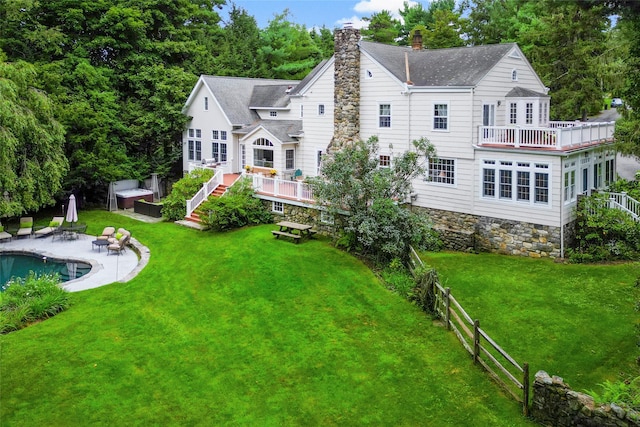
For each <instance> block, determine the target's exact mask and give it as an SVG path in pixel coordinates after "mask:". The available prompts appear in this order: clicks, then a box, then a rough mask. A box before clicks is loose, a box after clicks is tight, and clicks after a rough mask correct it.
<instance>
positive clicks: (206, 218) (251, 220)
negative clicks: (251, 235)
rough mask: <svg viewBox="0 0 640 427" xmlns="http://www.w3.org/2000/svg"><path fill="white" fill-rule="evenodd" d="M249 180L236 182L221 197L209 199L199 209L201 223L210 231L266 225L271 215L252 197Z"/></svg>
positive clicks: (270, 219)
mask: <svg viewBox="0 0 640 427" xmlns="http://www.w3.org/2000/svg"><path fill="white" fill-rule="evenodd" d="M253 194H254V191H253V188H252V186H251V178H243V179H242V180H240V181H238V182H236V183H235V184H234V185H233V186H232V187H231V188H229V191H228V192H227V193H226V194H225V195H224V196H223V197H211V198H209V200H207V201H206V202H204V203H203V204H202V206H201V207H200V210H201V211H202V212H205V213H206V215H203V217H202V222H203V223H204V224H205V225H206V226H208V227H209V228H210V229H211V230H216V231H227V230H232V229H234V228H240V227H244V226H245V225H256V224H268V223H270V222H271V221H272V217H271V213H270V212H269V211H268V210H267V209H266V208H265V207H264V205H263V204H262V201H261V200H260V199H257V198H255V197H253Z"/></svg>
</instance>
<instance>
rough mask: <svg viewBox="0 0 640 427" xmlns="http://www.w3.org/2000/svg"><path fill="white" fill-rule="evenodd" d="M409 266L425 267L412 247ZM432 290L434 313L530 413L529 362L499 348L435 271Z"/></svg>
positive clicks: (431, 284) (431, 274)
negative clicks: (441, 282)
mask: <svg viewBox="0 0 640 427" xmlns="http://www.w3.org/2000/svg"><path fill="white" fill-rule="evenodd" d="M409 267H410V269H411V271H412V272H415V271H416V269H417V268H424V264H423V262H422V260H421V259H420V257H419V256H418V254H417V253H416V251H415V250H414V249H413V248H412V247H410V266H409ZM429 279H430V286H431V289H430V291H431V292H433V295H434V296H435V304H434V307H433V309H434V312H435V314H437V315H438V316H439V317H440V318H441V319H442V320H443V321H444V323H445V326H446V328H447V329H449V330H453V331H454V333H455V334H456V336H457V337H458V339H459V340H460V342H461V343H462V346H463V347H464V348H465V349H466V350H467V351H468V352H469V354H471V356H472V358H473V362H474V363H476V364H480V365H481V366H482V367H483V368H484V369H486V371H487V372H488V373H489V375H491V377H492V378H493V379H495V380H496V382H497V383H498V384H499V385H501V386H502V387H503V388H504V390H505V391H506V392H507V393H509V394H510V395H511V396H512V397H513V398H514V399H515V400H516V401H517V402H520V403H522V412H523V413H524V415H525V416H528V415H529V364H528V363H523V364H522V366H520V364H518V362H516V360H515V359H514V358H513V357H511V356H510V355H509V354H508V353H507V352H506V351H505V350H504V349H502V347H500V346H499V345H498V344H497V343H496V342H495V341H494V340H493V339H491V337H490V336H489V334H487V333H486V332H485V331H484V330H483V329H482V328H480V321H479V320H477V319H476V320H472V319H471V317H470V316H469V315H468V314H467V312H466V311H465V310H464V308H463V307H462V305H460V303H459V302H458V301H457V300H456V299H455V298H454V297H453V295H451V291H450V289H449V288H443V287H442V286H441V285H440V283H439V282H438V277H437V274H436V272H435V270H432V271H431V273H430V277H429Z"/></svg>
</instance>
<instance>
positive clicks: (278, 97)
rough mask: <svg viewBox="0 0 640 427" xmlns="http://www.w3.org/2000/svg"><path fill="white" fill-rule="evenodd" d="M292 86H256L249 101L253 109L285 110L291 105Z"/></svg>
mask: <svg viewBox="0 0 640 427" xmlns="http://www.w3.org/2000/svg"><path fill="white" fill-rule="evenodd" d="M294 87H295V85H292V84H284V85H271V86H256V87H254V88H253V94H252V95H251V100H250V101H249V107H251V108H284V107H286V106H287V105H288V104H289V92H290V91H291V90H292V89H293V88H294Z"/></svg>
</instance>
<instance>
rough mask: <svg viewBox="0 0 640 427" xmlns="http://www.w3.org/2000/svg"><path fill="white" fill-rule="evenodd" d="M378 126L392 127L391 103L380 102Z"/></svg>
mask: <svg viewBox="0 0 640 427" xmlns="http://www.w3.org/2000/svg"><path fill="white" fill-rule="evenodd" d="M378 127H381V128H390V127H391V104H380V105H379V109H378Z"/></svg>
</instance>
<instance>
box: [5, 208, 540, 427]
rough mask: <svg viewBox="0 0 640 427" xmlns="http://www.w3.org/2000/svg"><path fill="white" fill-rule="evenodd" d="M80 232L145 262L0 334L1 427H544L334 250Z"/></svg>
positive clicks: (239, 238)
mask: <svg viewBox="0 0 640 427" xmlns="http://www.w3.org/2000/svg"><path fill="white" fill-rule="evenodd" d="M80 221H81V222H86V223H87V224H89V225H90V228H89V230H88V232H90V233H99V232H100V231H101V230H102V228H103V227H104V226H106V225H114V226H116V227H125V228H127V229H129V230H131V231H132V234H133V237H135V238H137V239H138V240H140V241H141V242H142V243H143V244H145V245H146V246H147V247H149V249H150V251H151V259H150V262H149V265H148V266H147V267H146V268H145V269H144V270H143V271H142V272H141V273H140V274H139V275H138V276H137V277H136V278H135V279H133V280H132V281H130V282H128V283H124V284H119V283H118V284H112V285H109V286H105V287H102V288H98V289H93V290H89V291H84V292H80V293H77V294H74V295H73V297H74V298H73V302H74V305H73V306H72V307H71V309H69V310H68V311H66V312H64V313H62V314H60V315H58V316H56V317H54V318H52V319H49V320H47V321H45V322H42V323H39V324H36V325H32V326H30V327H28V328H26V329H24V330H21V331H18V332H14V333H11V334H8V335H5V336H1V337H0V352H1V353H0V357H1V362H2V363H1V364H0V392H1V397H0V399H1V401H0V424H2V425H3V426H22V425H24V426H33V425H43V424H44V425H51V426H71V425H207V426H208V425H225V424H232V425H251V426H255V425H260V426H270V425H273V426H281V425H363V424H371V425H406V426H415V425H437V426H444V425H451V426H463V425H464V426H474V425H477V426H489V425H491V426H521V425H532V424H531V423H530V422H529V421H527V420H526V419H524V418H522V416H521V415H520V414H521V408H520V406H519V405H518V404H517V403H515V402H513V401H511V400H509V399H508V398H506V397H505V395H504V394H503V393H502V392H501V391H500V389H499V388H498V387H497V386H496V385H495V384H494V383H492V382H491V381H490V380H489V379H488V377H487V375H486V374H484V373H483V372H482V371H481V370H480V369H478V368H477V367H475V366H473V364H472V363H471V361H470V359H469V357H468V355H467V354H466V352H465V351H464V350H463V349H462V348H461V347H460V345H459V344H458V343H457V339H456V338H455V336H454V335H453V334H452V333H449V332H446V331H445V330H444V329H442V328H440V327H437V326H434V325H433V324H432V321H431V320H430V319H429V318H428V317H427V316H425V315H424V314H423V313H422V312H420V311H419V310H418V308H416V307H415V306H413V305H411V304H409V303H407V302H406V301H405V300H403V299H401V298H400V297H398V296H396V295H394V294H392V293H390V292H389V291H387V290H386V289H385V288H384V286H383V285H382V284H381V283H379V282H378V280H377V279H376V277H375V276H374V275H373V274H372V273H371V272H370V271H369V270H368V269H367V268H366V266H365V265H363V264H362V263H361V262H360V261H358V260H357V259H355V258H353V257H351V256H349V255H347V254H345V253H343V252H341V251H338V250H336V249H335V248H333V247H332V246H331V245H330V244H329V243H328V242H326V241H323V240H322V239H315V240H311V241H309V242H305V243H301V244H299V245H295V244H293V243H290V242H287V241H281V240H276V239H274V238H273V236H272V235H271V233H270V230H271V229H272V228H273V227H272V226H268V225H267V226H260V227H252V228H247V229H243V230H239V231H236V232H231V233H226V234H211V233H202V232H198V231H194V230H190V229H186V228H182V227H178V226H176V225H174V224H170V223H160V224H145V223H140V222H137V221H135V220H131V219H128V218H125V217H121V216H117V215H114V214H110V213H108V212H104V211H93V212H80ZM105 256H106V255H105Z"/></svg>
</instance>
